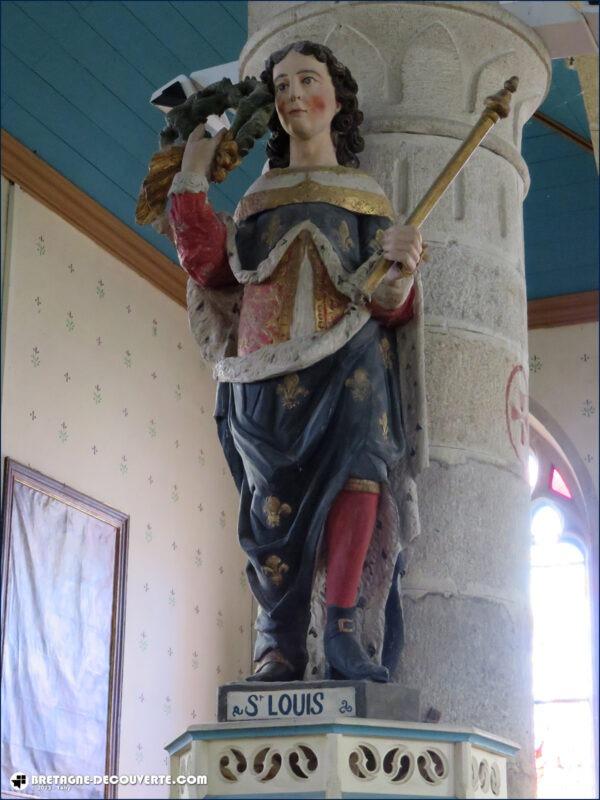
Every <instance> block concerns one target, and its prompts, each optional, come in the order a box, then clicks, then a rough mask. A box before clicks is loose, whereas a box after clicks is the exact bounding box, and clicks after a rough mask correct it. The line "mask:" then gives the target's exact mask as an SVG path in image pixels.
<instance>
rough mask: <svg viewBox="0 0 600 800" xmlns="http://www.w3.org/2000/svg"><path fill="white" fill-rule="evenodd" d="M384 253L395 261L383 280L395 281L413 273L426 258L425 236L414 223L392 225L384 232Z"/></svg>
mask: <svg viewBox="0 0 600 800" xmlns="http://www.w3.org/2000/svg"><path fill="white" fill-rule="evenodd" d="M382 247H383V255H384V256H385V258H386V259H387V260H388V261H392V262H395V264H394V266H392V267H390V269H389V270H388V272H387V274H386V276H385V278H384V279H383V282H384V283H386V284H391V283H395V282H396V281H397V280H398V279H399V278H406V277H410V276H411V275H413V274H414V273H415V272H416V271H417V269H418V267H419V265H420V263H421V261H422V260H425V258H424V250H425V249H426V247H427V245H424V244H423V238H422V236H421V233H420V231H419V229H418V228H416V227H415V226H414V225H400V224H397V225H392V227H391V228H388V229H387V230H386V231H384V233H383V238H382Z"/></svg>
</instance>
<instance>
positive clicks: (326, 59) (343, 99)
mask: <svg viewBox="0 0 600 800" xmlns="http://www.w3.org/2000/svg"><path fill="white" fill-rule="evenodd" d="M291 50H295V51H296V52H297V53H300V54H301V55H303V56H314V57H315V58H316V59H317V61H320V62H321V63H322V64H326V65H327V70H328V72H329V75H330V76H331V81H332V83H333V87H334V89H335V98H336V100H337V101H338V103H341V106H342V107H341V109H340V110H339V111H338V112H337V114H336V115H335V117H334V118H333V119H332V120H331V137H332V141H333V144H334V146H335V152H336V157H337V160H338V164H341V165H342V166H344V167H358V166H360V162H359V160H358V158H357V157H356V154H357V153H360V152H362V150H364V147H365V142H364V139H363V138H362V136H361V135H360V133H359V130H358V126H359V125H360V124H361V122H362V121H363V113H362V111H360V110H359V108H358V99H357V92H358V85H357V83H356V81H355V80H354V78H353V77H352V74H351V73H350V70H349V69H348V67H345V66H344V65H343V64H341V63H340V62H339V61H338V60H337V58H336V57H335V56H334V55H333V53H332V52H331V50H330V49H329V48H328V47H325V45H323V44H317V43H316V42H308V41H302V42H293V43H292V44H289V45H288V46H287V47H284V48H282V49H281V50H277V52H276V53H272V54H271V55H270V56H269V58H268V59H267V61H266V62H265V69H264V72H263V73H262V74H261V76H260V79H261V81H262V82H263V83H265V84H266V85H267V86H268V88H269V91H270V92H271V93H272V94H273V96H275V88H274V86H273V69H274V67H275V65H276V64H279V62H280V61H283V59H284V58H285V57H286V56H287V54H288V53H289V52H290V51H291ZM269 130H270V131H271V138H270V139H269V141H268V143H267V155H268V157H269V167H270V168H271V169H273V168H275V167H289V164H290V137H289V135H288V134H287V133H286V132H285V131H284V130H283V128H282V126H281V123H280V121H279V117H278V116H277V111H276V110H274V111H273V115H272V116H271V119H270V121H269Z"/></svg>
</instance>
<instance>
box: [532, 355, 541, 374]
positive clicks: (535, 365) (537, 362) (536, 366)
mask: <svg viewBox="0 0 600 800" xmlns="http://www.w3.org/2000/svg"><path fill="white" fill-rule="evenodd" d="M541 368H542V359H541V358H539V357H538V356H536V355H532V356H531V358H530V359H529V371H530V372H539V371H540V370H541Z"/></svg>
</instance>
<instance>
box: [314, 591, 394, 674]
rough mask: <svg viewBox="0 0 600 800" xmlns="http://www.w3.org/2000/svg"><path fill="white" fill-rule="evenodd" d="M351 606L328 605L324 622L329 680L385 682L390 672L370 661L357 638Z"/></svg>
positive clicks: (354, 610)
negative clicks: (325, 621)
mask: <svg viewBox="0 0 600 800" xmlns="http://www.w3.org/2000/svg"><path fill="white" fill-rule="evenodd" d="M355 613H356V607H354V608H340V607H339V606H327V625H326V626H325V637H324V643H325V657H326V658H327V665H328V666H327V671H326V673H325V677H326V678H327V679H330V680H346V681H350V680H352V681H377V682H378V683H387V682H388V681H389V679H390V674H389V672H388V670H387V669H386V667H383V666H381V665H380V664H373V662H372V661H370V660H369V657H368V656H367V654H366V653H365V651H364V650H363V649H362V647H361V645H360V644H359V643H358V641H357V639H356V624H355V621H354V615H355Z"/></svg>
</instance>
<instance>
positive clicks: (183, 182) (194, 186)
mask: <svg viewBox="0 0 600 800" xmlns="http://www.w3.org/2000/svg"><path fill="white" fill-rule="evenodd" d="M184 192H193V193H194V194H197V193H198V192H203V193H204V194H206V193H207V192H208V180H207V179H206V176H205V175H202V173H201V172H178V173H177V174H176V175H175V177H174V178H173V183H172V184H171V188H170V189H169V196H171V195H172V194H184Z"/></svg>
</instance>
